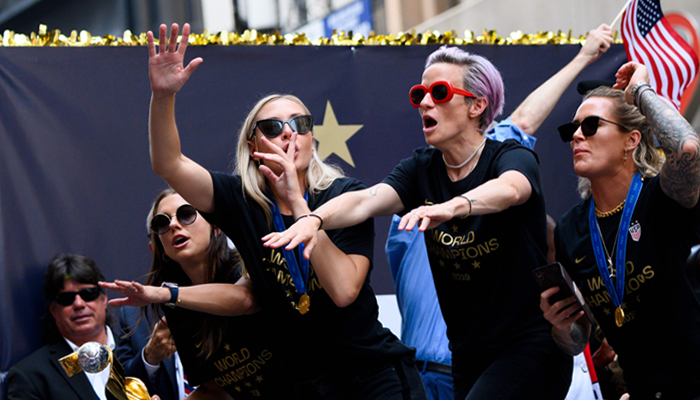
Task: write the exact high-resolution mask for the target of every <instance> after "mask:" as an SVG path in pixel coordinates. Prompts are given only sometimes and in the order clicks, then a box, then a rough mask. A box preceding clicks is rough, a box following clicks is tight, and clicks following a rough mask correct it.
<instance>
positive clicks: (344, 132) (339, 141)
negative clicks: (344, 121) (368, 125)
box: [314, 101, 362, 168]
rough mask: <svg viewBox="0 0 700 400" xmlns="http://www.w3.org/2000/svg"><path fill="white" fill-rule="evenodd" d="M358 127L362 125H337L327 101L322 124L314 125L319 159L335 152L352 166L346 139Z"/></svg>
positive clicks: (329, 103) (355, 131)
mask: <svg viewBox="0 0 700 400" xmlns="http://www.w3.org/2000/svg"><path fill="white" fill-rule="evenodd" d="M360 129H362V125H338V120H337V119H336V118H335V113H334V112H333V107H331V102H330V101H328V102H327V103H326V114H325V115H324V118H323V125H316V126H314V138H315V139H316V140H317V141H318V156H319V157H321V160H325V159H326V158H328V156H330V155H331V154H333V153H335V154H336V155H337V156H338V157H340V158H341V159H342V160H343V161H345V162H346V163H348V164H350V165H351V166H352V167H353V168H354V167H355V163H354V162H353V161H352V155H350V149H348V145H347V141H348V139H350V138H351V137H352V136H353V135H354V134H355V133H357V131H359V130H360Z"/></svg>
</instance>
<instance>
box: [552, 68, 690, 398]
mask: <svg viewBox="0 0 700 400" xmlns="http://www.w3.org/2000/svg"><path fill="white" fill-rule="evenodd" d="M648 81H649V77H648V73H647V70H646V68H645V67H644V66H642V65H640V64H636V63H628V64H625V65H624V66H622V67H621V68H620V70H619V71H618V73H617V83H616V84H615V86H614V87H615V89H611V88H603V87H601V88H598V89H594V90H593V91H591V92H589V93H588V94H587V95H586V96H585V97H584V100H583V103H582V104H581V106H580V107H579V109H578V111H577V112H576V115H575V117H574V120H573V122H571V123H568V124H565V125H562V126H561V127H560V128H559V132H560V135H561V137H562V140H564V141H565V142H571V149H572V151H573V161H574V170H575V171H576V173H577V174H578V175H579V177H580V178H579V192H580V194H581V196H582V198H583V200H582V201H581V203H579V204H578V205H576V206H575V207H574V208H572V209H571V210H570V211H569V212H567V213H566V214H565V215H564V216H563V217H562V218H561V220H560V221H559V224H558V225H557V231H556V234H555V238H556V255H557V259H558V260H559V261H560V262H561V263H562V264H563V265H564V266H565V267H566V269H567V270H568V272H569V274H570V275H571V277H572V278H573V279H574V280H575V281H576V283H577V285H578V287H579V289H580V290H581V292H582V294H583V296H584V298H585V299H586V301H587V302H588V304H589V306H590V308H591V310H592V311H593V314H594V315H595V318H596V320H597V322H598V324H599V325H600V327H601V328H602V329H603V332H604V333H605V336H606V338H607V339H608V342H609V343H610V345H612V347H613V348H614V349H615V352H616V353H617V354H618V356H619V362H620V365H621V367H622V369H623V370H624V374H625V381H626V382H627V386H628V390H629V395H630V398H631V399H632V400H638V399H646V398H663V399H666V398H672V399H694V398H698V396H700V366H699V364H698V360H699V359H700V300H699V299H698V295H697V293H698V291H697V290H698V288H699V286H698V271H697V270H696V269H693V270H686V268H685V260H686V258H687V257H688V254H689V252H690V248H691V246H692V245H694V244H697V243H699V242H700V206H699V205H698V197H699V195H700V140H699V139H698V136H697V133H696V132H695V131H694V130H693V128H692V127H691V126H690V124H688V122H687V121H686V120H685V119H683V117H682V116H681V115H680V114H679V113H678V112H677V111H675V110H674V109H672V108H670V107H669V106H668V105H666V104H665V103H664V102H663V101H662V100H661V99H660V98H659V97H657V95H656V94H655V92H654V90H653V88H651V86H649V84H648ZM619 89H624V92H623V91H622V90H619ZM654 136H655V137H656V140H657V141H658V143H659V145H660V147H661V149H662V150H663V151H664V154H665V156H666V161H665V162H664V161H663V160H662V159H661V158H660V156H659V154H658V153H657V151H656V149H655V148H654ZM556 291H557V289H549V290H546V291H544V292H543V293H542V296H541V301H540V307H541V308H542V310H543V311H544V315H545V318H547V319H548V320H549V321H550V322H551V323H552V324H553V328H552V335H553V337H554V339H555V341H556V342H557V343H558V344H559V345H560V347H561V348H562V349H564V350H565V351H566V352H568V353H569V354H577V353H579V352H581V351H582V350H583V349H584V348H585V346H586V343H587V340H588V337H589V334H590V324H589V323H588V320H587V319H586V318H585V317H583V312H582V311H578V307H576V306H573V307H572V305H573V303H574V302H575V300H574V298H573V297H570V298H568V299H565V300H561V301H559V302H557V303H555V304H554V305H550V304H549V301H548V300H549V297H550V296H551V295H552V294H554V293H556ZM659 396H661V397H659Z"/></svg>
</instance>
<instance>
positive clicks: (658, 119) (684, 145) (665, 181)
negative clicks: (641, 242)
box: [639, 90, 700, 208]
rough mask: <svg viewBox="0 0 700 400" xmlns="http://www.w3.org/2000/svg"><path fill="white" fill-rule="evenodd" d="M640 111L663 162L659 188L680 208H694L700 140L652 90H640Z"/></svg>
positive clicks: (699, 192)
mask: <svg viewBox="0 0 700 400" xmlns="http://www.w3.org/2000/svg"><path fill="white" fill-rule="evenodd" d="M639 103H640V111H641V113H642V114H643V115H644V116H645V117H646V118H647V120H648V121H649V123H650V124H651V129H652V132H653V133H654V135H655V136H656V140H657V141H658V142H659V145H660V146H661V149H662V150H663V152H664V154H665V155H666V162H664V165H663V167H662V168H661V188H662V189H663V191H664V193H666V195H667V196H669V197H671V198H672V199H674V200H676V201H677V202H678V203H679V204H680V205H682V206H683V207H687V208H690V207H693V206H695V204H697V202H698V196H699V195H700V139H698V134H697V133H696V132H695V130H694V129H693V127H692V126H690V124H689V123H688V121H686V120H685V118H683V116H681V115H680V114H679V113H678V112H677V111H676V110H673V109H671V108H670V107H669V106H668V105H667V104H666V103H664V102H663V101H662V100H661V99H660V98H659V97H657V96H656V94H654V93H653V92H652V91H651V90H647V91H645V92H643V93H642V96H641V98H640V99H639Z"/></svg>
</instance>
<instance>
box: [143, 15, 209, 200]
mask: <svg viewBox="0 0 700 400" xmlns="http://www.w3.org/2000/svg"><path fill="white" fill-rule="evenodd" d="M177 33H178V26H177V24H173V25H172V27H171V29H170V36H167V27H166V26H165V25H161V26H160V31H159V35H160V36H159V49H158V52H156V46H155V39H154V38H153V32H151V31H149V32H148V33H147V34H146V36H147V39H148V76H149V78H150V80H151V90H152V95H151V105H150V112H149V117H148V118H149V124H148V132H149V140H150V153H151V165H152V167H153V171H154V172H155V173H156V174H158V175H160V176H161V177H162V178H163V179H165V181H166V182H168V184H169V185H170V186H171V187H172V188H173V189H175V191H177V192H178V193H179V194H180V195H181V196H182V197H183V198H184V199H186V200H187V201H188V202H190V204H192V205H193V206H195V207H196V208H197V209H199V210H200V211H204V212H211V211H213V209H214V188H213V184H212V181H211V177H210V176H209V173H208V172H207V170H206V169H204V168H203V167H202V166H200V165H199V164H197V163H195V162H194V161H192V160H190V159H189V158H187V157H185V156H184V155H183V154H182V151H181V149H180V137H179V133H178V131H177V125H176V124H175V94H176V93H177V92H178V91H179V90H180V89H181V88H182V86H183V85H184V84H185V82H187V80H188V79H189V78H190V75H192V73H193V72H194V71H195V70H196V69H197V67H198V66H199V64H201V63H202V59H201V58H195V59H194V60H192V61H190V63H189V64H188V65H187V66H186V67H185V66H184V64H183V60H184V58H185V50H187V41H188V40H189V34H190V26H189V24H185V25H184V26H183V28H182V39H181V40H180V42H179V44H178V41H177V36H178V35H177Z"/></svg>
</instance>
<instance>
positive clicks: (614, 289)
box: [588, 172, 642, 307]
mask: <svg viewBox="0 0 700 400" xmlns="http://www.w3.org/2000/svg"><path fill="white" fill-rule="evenodd" d="M641 191H642V175H641V174H640V173H639V172H637V173H635V174H634V178H632V184H631V185H630V188H629V191H628V192H627V200H625V208H624V209H623V210H622V218H621V220H620V229H619V232H618V236H617V252H616V253H615V255H616V257H615V273H616V282H615V283H616V286H613V283H612V279H610V273H609V271H608V266H607V263H606V261H605V254H603V238H601V237H600V233H599V231H598V220H597V219H596V216H595V203H594V202H593V197H592V196H591V207H590V209H589V211H588V228H589V230H590V231H591V244H592V245H593V253H594V254H595V259H596V264H598V271H599V272H600V276H601V277H602V278H603V283H604V284H605V288H606V289H607V291H608V293H609V294H610V297H611V298H612V300H613V303H614V304H615V306H616V307H620V306H622V299H623V297H624V295H625V257H626V255H627V231H628V230H629V226H630V222H631V221H632V213H633V212H634V207H635V206H636V205H637V200H638V199H639V193H640V192H641ZM622 228H624V229H622Z"/></svg>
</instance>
